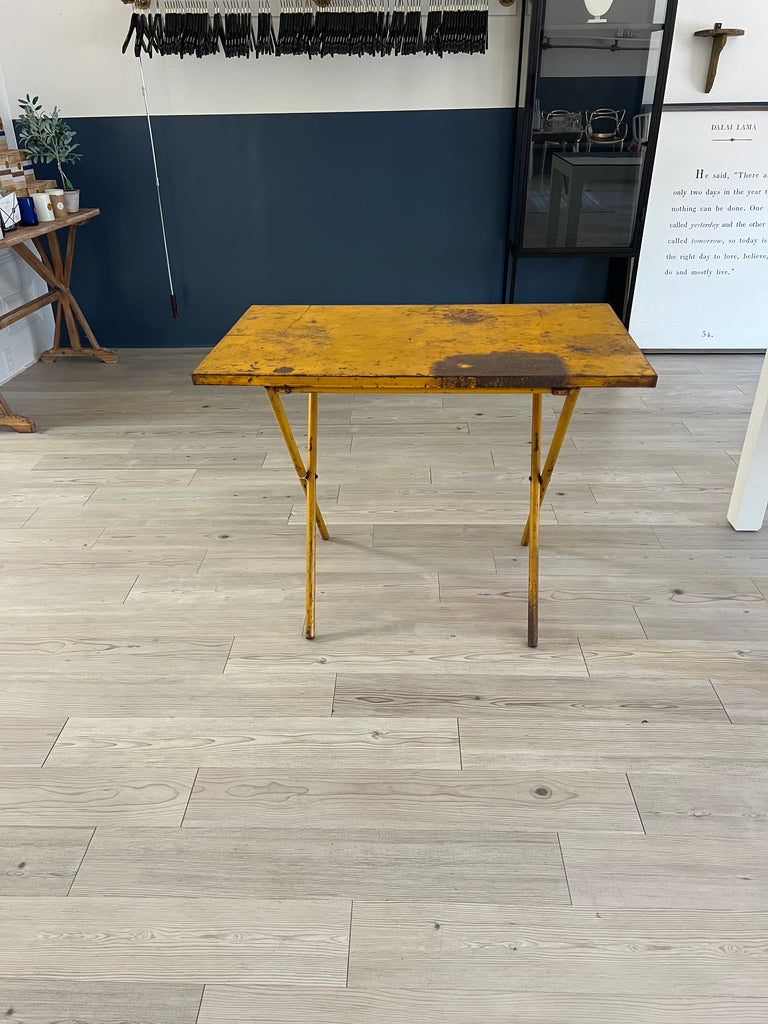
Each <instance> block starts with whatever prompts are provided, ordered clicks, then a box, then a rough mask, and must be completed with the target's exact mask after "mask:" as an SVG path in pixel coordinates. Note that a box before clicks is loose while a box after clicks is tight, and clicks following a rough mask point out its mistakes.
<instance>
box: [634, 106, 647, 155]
mask: <svg viewBox="0 0 768 1024" xmlns="http://www.w3.org/2000/svg"><path fill="white" fill-rule="evenodd" d="M650 130H651V115H650V114H635V115H634V117H633V118H632V142H631V143H630V145H629V148H630V149H632V150H634V151H635V152H636V153H639V152H640V150H641V149H642V148H643V146H647V145H648V135H649V134H650Z"/></svg>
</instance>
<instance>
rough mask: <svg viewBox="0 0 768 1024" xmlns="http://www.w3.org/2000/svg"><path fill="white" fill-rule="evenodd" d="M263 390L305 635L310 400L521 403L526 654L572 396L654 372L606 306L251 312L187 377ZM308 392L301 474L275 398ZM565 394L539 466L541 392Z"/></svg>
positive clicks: (311, 501) (311, 620)
mask: <svg viewBox="0 0 768 1024" xmlns="http://www.w3.org/2000/svg"><path fill="white" fill-rule="evenodd" d="M192 380H193V381H194V383H195V384H234V385H242V384H252V385H258V386H261V387H263V388H265V389H266V392H267V397H268V398H269V401H270V404H271V406H272V410H273V412H274V414H275V417H276V419H277V422H278V425H279V427H280V431H281V433H282V435H283V439H284V441H285V443H286V446H287V448H288V451H289V453H290V455H291V459H292V461H293V464H294V467H295V469H296V472H297V474H298V476H299V479H300V480H301V483H302V487H303V488H304V491H305V494H306V499H307V574H306V619H305V623H304V635H305V636H306V637H307V639H311V638H312V637H314V635H315V554H316V543H315V542H316V535H317V532H318V530H319V531H320V534H321V536H322V537H323V538H327V537H328V531H327V529H326V525H325V522H324V520H323V518H322V516H321V515H320V510H319V509H318V506H317V440H318V430H317V416H318V395H319V394H321V393H328V392H331V393H344V392H346V393H350V392H352V393H372V392H374V393H379V394H382V393H390V394H391V393H394V394H414V393H426V394H429V393H432V394H434V393H435V392H438V393H452V392H453V393H455V392H466V391H472V392H476V393H480V394H495V395H497V394H528V395H531V405H532V414H531V477H530V480H531V485H530V504H529V510H530V511H529V516H528V522H527V523H526V526H525V529H524V531H523V537H522V543H523V544H528V551H529V556H528V645H529V647H536V646H537V645H538V595H539V522H540V510H541V503H542V500H543V498H544V494H545V493H546V490H547V487H548V485H549V481H550V479H551V477H552V473H553V470H554V468H555V463H556V461H557V457H558V455H559V453H560V449H561V447H562V444H563V441H564V440H565V435H566V431H567V429H568V424H569V422H570V419H571V415H572V413H573V409H574V406H575V405H576V400H577V398H578V396H579V391H580V389H581V388H628V387H646V388H651V387H654V386H655V384H656V374H655V373H654V371H653V369H652V367H651V366H650V364H649V363H648V361H647V360H646V359H645V357H644V356H643V354H642V353H641V352H640V350H639V349H638V347H637V346H636V345H635V343H634V341H632V339H631V338H630V336H629V334H627V331H626V330H625V328H624V327H623V326H622V324H621V323H620V322H619V320H618V319H617V317H616V316H615V314H614V313H613V311H612V310H611V308H610V307H609V306H606V305H593V304H581V303H580V304H569V305H544V306H538V305H537V306H533V305H481V306H475V305H472V306H252V307H251V308H250V309H249V310H248V311H247V312H246V313H245V315H244V316H243V317H242V318H241V319H240V320H239V321H238V322H237V323H236V324H235V326H234V327H233V328H232V330H231V331H230V332H229V333H228V334H227V335H226V336H225V338H224V339H223V340H222V341H221V342H219V344H218V345H217V346H216V348H214V349H213V351H212V352H211V353H210V354H209V355H208V356H206V358H205V359H204V360H203V361H202V363H201V364H200V365H199V366H198V367H197V369H196V370H195V371H194V373H193V374H192ZM281 391H282V392H290V391H301V392H307V393H308V395H309V415H308V436H307V465H306V467H305V465H304V462H303V460H302V456H301V454H300V452H299V448H298V445H297V444H296V440H295V438H294V436H293V433H292V431H291V427H290V425H289V423H288V419H287V417H286V415H285V410H284V408H283V404H282V402H281V401H280V392H281ZM545 394H557V395H565V402H564V403H563V408H562V412H561V413H560V418H559V420H558V423H557V427H556V429H555V433H554V436H553V438H552V442H551V446H550V449H549V453H548V455H547V457H546V459H545V460H544V462H543V465H542V455H541V424H542V415H541V410H542V395H545Z"/></svg>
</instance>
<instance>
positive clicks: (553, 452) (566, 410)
mask: <svg viewBox="0 0 768 1024" xmlns="http://www.w3.org/2000/svg"><path fill="white" fill-rule="evenodd" d="M578 397H579V389H578V388H575V389H574V390H573V391H569V392H568V394H567V395H566V398H565V401H564V402H563V408H562V409H561V410H560V419H559V420H558V421H557V426H556V427H555V433H554V435H553V436H552V443H551V444H550V446H549V454H548V455H547V460H546V462H545V463H544V469H543V471H542V474H541V492H540V494H539V504H541V502H542V501H543V500H544V495H545V494H546V493H547V488H548V487H549V482H550V480H551V479H552V474H553V473H554V471H555V465H556V463H557V458H558V456H559V455H560V449H561V448H562V447H563V441H564V440H565V435H566V433H567V432H568V424H569V423H570V422H571V416H572V415H573V410H574V407H575V405H576V399H577V398H578ZM529 533H530V516H529V518H528V520H527V522H526V524H525V529H524V530H523V536H522V538H521V540H520V543H521V544H522V545H523V547H525V545H526V544H527V543H528V536H529Z"/></svg>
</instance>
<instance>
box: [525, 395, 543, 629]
mask: <svg viewBox="0 0 768 1024" xmlns="http://www.w3.org/2000/svg"><path fill="white" fill-rule="evenodd" d="M541 404H542V403H541V395H540V394H534V395H533V396H532V404H531V507H530V513H529V516H528V526H529V541H528V646H529V647H538V645H539V520H540V515H541Z"/></svg>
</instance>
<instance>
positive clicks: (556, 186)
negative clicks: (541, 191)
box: [547, 167, 565, 245]
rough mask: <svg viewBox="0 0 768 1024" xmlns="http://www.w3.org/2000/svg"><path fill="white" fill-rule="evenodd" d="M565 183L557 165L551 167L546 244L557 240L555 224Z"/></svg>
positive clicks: (552, 243) (556, 223) (558, 216)
mask: <svg viewBox="0 0 768 1024" xmlns="http://www.w3.org/2000/svg"><path fill="white" fill-rule="evenodd" d="M564 185H565V178H564V177H563V173H562V171H561V170H560V169H559V168H558V167H553V168H552V176H551V181H550V186H549V212H548V214H547V245H555V243H556V242H557V226H558V223H559V221H560V196H561V194H562V191H563V186H564Z"/></svg>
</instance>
